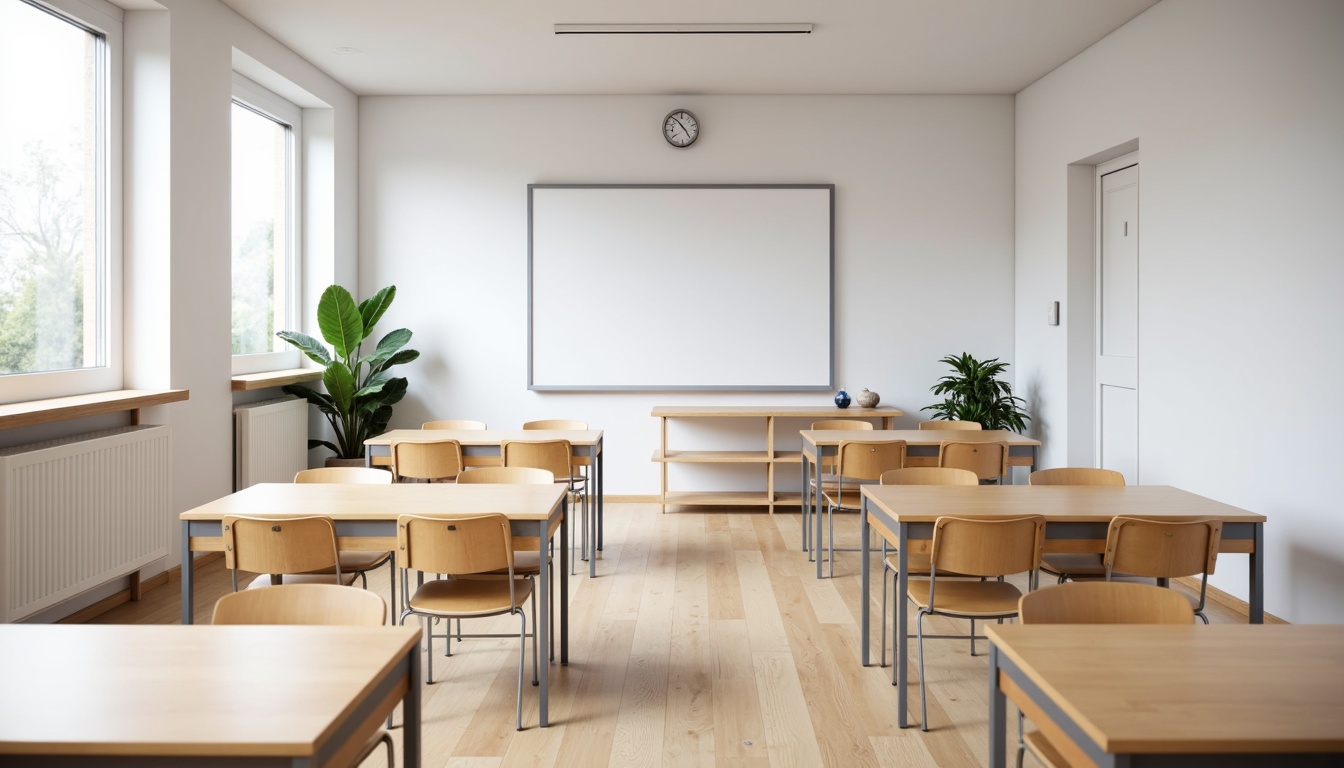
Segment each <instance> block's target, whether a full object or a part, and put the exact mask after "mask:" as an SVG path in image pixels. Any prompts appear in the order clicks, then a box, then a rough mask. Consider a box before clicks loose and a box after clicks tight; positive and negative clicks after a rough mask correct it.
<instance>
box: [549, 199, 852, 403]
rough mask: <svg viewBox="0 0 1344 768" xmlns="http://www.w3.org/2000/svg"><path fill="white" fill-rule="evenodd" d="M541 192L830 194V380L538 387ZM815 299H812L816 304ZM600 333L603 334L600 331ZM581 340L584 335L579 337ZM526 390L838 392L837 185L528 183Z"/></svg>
mask: <svg viewBox="0 0 1344 768" xmlns="http://www.w3.org/2000/svg"><path fill="white" fill-rule="evenodd" d="M538 189H632V190H640V189H679V190H682V189H821V190H825V191H826V192H827V200H828V207H829V210H828V212H827V215H828V223H829V228H830V232H829V236H828V238H827V240H828V253H827V283H828V284H827V286H826V303H827V309H826V315H827V322H828V324H829V328H828V331H827V350H826V367H827V381H826V383H824V384H811V385H775V384H755V385H753V384H708V383H707V384H673V385H657V384H589V385H581V384H538V383H537V382H536V381H535V379H534V376H533V363H534V362H535V359H536V349H535V347H534V334H533V329H534V323H535V316H534V314H533V306H534V300H533V275H534V262H533V258H534V253H533V249H534V245H535V244H534V240H533V208H532V206H533V192H534V190H538ZM816 298H817V297H816V296H811V297H809V300H812V301H815V300H816ZM598 332H600V331H598ZM579 336H580V338H581V337H582V334H579ZM527 388H528V390H530V391H534V392H724V391H738V392H829V391H832V390H834V389H835V185H834V184H528V185H527Z"/></svg>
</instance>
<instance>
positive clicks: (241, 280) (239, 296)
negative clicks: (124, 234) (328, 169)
mask: <svg viewBox="0 0 1344 768" xmlns="http://www.w3.org/2000/svg"><path fill="white" fill-rule="evenodd" d="M299 120H300V112H299V110H298V108H297V107H295V106H294V105H293V104H290V103H289V102H287V101H285V100H283V99H281V98H280V97H279V96H276V95H275V94H274V93H271V92H270V91H268V90H266V89H264V88H262V87H261V86H259V85H257V84H256V83H253V82H252V81H250V80H247V79H246V78H244V77H242V76H240V75H235V76H234V101H233V128H232V130H233V156H232V157H233V197H232V205H233V208H232V222H233V237H232V253H233V316H232V318H233V324H232V327H233V355H234V358H233V359H234V364H233V371H234V373H250V372H254V371H263V370H272V369H278V368H284V367H290V366H295V365H297V364H298V358H297V355H294V354H292V353H291V351H290V349H289V348H288V345H287V344H285V343H284V342H283V341H281V340H280V339H278V338H277V337H276V335H275V333H276V331H282V330H286V329H294V328H297V327H298V323H297V313H296V312H295V311H294V310H295V306H296V303H297V300H296V297H297V291H296V290H295V289H296V287H297V285H298V274H297V266H296V265H297V261H298V260H297V258H296V256H295V254H296V252H297V249H298V231H297V220H296V217H295V210H296V208H297V197H298V195H297V192H296V185H295V179H296V178H298V177H299V173H298V150H297V142H296V133H297V132H298V129H299Z"/></svg>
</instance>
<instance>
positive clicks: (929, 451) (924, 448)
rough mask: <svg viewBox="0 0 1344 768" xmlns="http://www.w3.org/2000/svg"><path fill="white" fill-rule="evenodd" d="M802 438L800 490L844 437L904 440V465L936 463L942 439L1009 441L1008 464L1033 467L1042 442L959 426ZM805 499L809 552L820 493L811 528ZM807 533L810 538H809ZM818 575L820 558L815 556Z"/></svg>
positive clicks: (817, 535)
mask: <svg viewBox="0 0 1344 768" xmlns="http://www.w3.org/2000/svg"><path fill="white" fill-rule="evenodd" d="M801 434H802V438H803V491H804V493H806V491H807V488H808V484H809V483H810V482H812V476H813V475H814V474H815V475H816V476H817V477H821V470H820V469H819V467H820V462H821V461H822V460H823V459H826V458H828V457H832V456H835V455H836V454H838V453H839V451H840V443H842V442H844V441H846V440H904V441H905V443H906V451H905V466H907V467H936V466H938V449H939V448H940V447H942V444H943V441H944V440H956V441H959V442H963V443H993V442H998V441H1003V442H1005V443H1007V444H1008V466H1009V467H1028V468H1030V469H1031V470H1033V471H1034V470H1035V469H1036V453H1037V451H1039V450H1040V447H1041V441H1040V440H1034V439H1032V438H1030V437H1026V436H1024V435H1019V434H1017V433H1016V432H1009V431H1007V430H1003V429H985V430H980V429H976V430H962V429H874V430H853V431H850V430H847V429H818V430H811V429H805V430H803V431H802V433H801ZM808 513H809V510H808V506H807V501H806V499H804V501H803V551H804V552H811V551H812V545H813V543H814V542H820V541H821V494H820V493H817V494H816V496H815V497H814V499H813V507H812V509H811V515H812V521H815V524H816V529H815V531H813V529H812V526H811V525H810V524H809V523H810V522H811V521H809V519H808ZM809 535H810V536H811V538H810V539H809ZM817 578H818V579H820V578H821V558H820V557H818V558H817Z"/></svg>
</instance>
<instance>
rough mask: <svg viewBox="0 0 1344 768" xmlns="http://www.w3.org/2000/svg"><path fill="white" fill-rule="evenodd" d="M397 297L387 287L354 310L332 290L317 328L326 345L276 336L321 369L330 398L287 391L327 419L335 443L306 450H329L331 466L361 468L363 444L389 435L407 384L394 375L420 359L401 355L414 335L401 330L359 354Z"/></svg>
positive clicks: (293, 335)
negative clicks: (394, 409) (396, 369)
mask: <svg viewBox="0 0 1344 768" xmlns="http://www.w3.org/2000/svg"><path fill="white" fill-rule="evenodd" d="M396 295H397V287H396V286H395V285H389V286H388V287H386V288H383V289H382V290H380V291H378V292H377V293H375V294H374V295H373V297H372V298H368V299H365V300H364V301H362V302H360V303H359V304H358V305H356V304H355V300H354V298H353V297H351V295H350V292H349V291H347V290H346V289H344V288H342V287H341V286H339V285H333V286H330V287H329V288H327V290H325V291H323V292H322V298H321V299H320V300H319V301H318V303H317V327H318V329H319V330H320V331H321V332H322V338H323V339H324V340H325V341H326V343H327V344H326V345H324V344H323V343H322V342H320V341H318V340H317V339H314V338H313V337H312V336H309V335H307V334H303V333H298V332H296V331H280V332H279V333H277V334H276V335H277V336H279V337H280V338H282V339H284V340H285V341H287V342H289V343H290V344H293V345H294V346H295V347H297V348H298V349H299V350H300V351H301V352H303V354H305V355H307V356H308V359H310V360H312V361H313V362H315V363H318V364H319V365H321V366H322V367H323V371H322V384H323V385H324V387H325V388H326V390H327V391H326V392H318V391H316V390H313V389H311V388H309V387H306V386H303V385H302V384H290V385H288V386H286V387H284V391H285V392H287V393H288V394H291V395H297V396H298V397H302V398H303V399H305V400H307V401H308V402H309V403H312V404H313V405H315V406H317V408H318V410H320V411H322V415H324V416H326V417H327V422H328V423H330V424H331V429H332V431H333V432H334V433H335V436H336V442H334V443H333V442H331V441H330V440H309V441H308V448H309V449H312V448H317V447H318V446H325V447H327V448H330V449H331V450H332V451H333V452H334V453H335V454H336V455H335V456H334V457H332V458H333V459H335V460H338V461H337V462H333V461H332V460H330V459H329V460H328V464H331V463H362V460H363V457H364V441H365V440H367V439H369V438H370V437H374V436H376V435H379V434H382V433H383V432H386V431H387V424H388V422H389V421H390V420H391V419H392V406H393V405H395V404H396V403H397V402H399V401H400V400H401V399H402V398H403V397H405V396H406V379H405V378H401V377H394V376H393V375H392V374H391V372H390V369H391V368H392V366H394V365H400V364H402V363H409V362H411V361H412V360H414V359H416V358H417V357H419V356H420V353H419V352H417V351H416V350H414V349H403V347H405V346H406V344H407V342H409V341H410V340H411V332H410V331H409V330H407V329H405V328H398V329H397V330H395V331H392V332H391V333H389V334H387V335H386V336H384V337H383V338H382V339H380V340H379V341H378V344H377V346H375V347H374V349H373V351H372V352H371V353H369V354H368V355H363V354H362V349H361V347H362V345H363V343H364V341H365V340H367V339H368V338H369V337H370V336H371V335H372V332H373V326H374V324H375V323H377V322H378V320H379V318H381V317H382V316H383V313H384V312H386V311H387V308H388V307H389V306H390V305H391V304H392V299H394V298H396ZM327 345H330V347H331V349H330V351H328V349H327ZM341 460H343V461H341Z"/></svg>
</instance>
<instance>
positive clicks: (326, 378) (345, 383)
mask: <svg viewBox="0 0 1344 768" xmlns="http://www.w3.org/2000/svg"><path fill="white" fill-rule="evenodd" d="M322 384H323V385H324V386H326V388H327V394H328V395H330V396H331V403H332V408H333V409H335V411H336V412H337V414H338V415H339V416H340V417H341V419H342V421H348V417H347V414H349V413H350V412H351V410H352V409H351V404H352V402H353V400H354V395H355V375H354V374H353V373H351V372H350V369H349V368H347V367H346V365H345V363H343V362H341V361H340V360H337V361H335V362H333V363H332V364H331V365H329V366H327V370H326V371H324V372H323V373H322ZM345 426H349V425H348V424H346V425H345Z"/></svg>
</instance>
